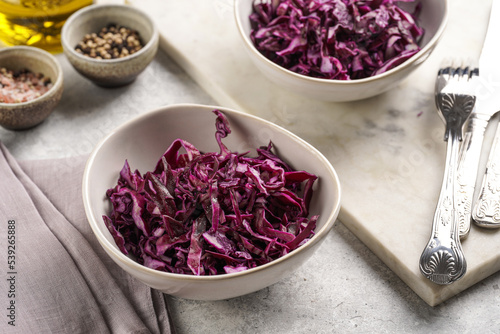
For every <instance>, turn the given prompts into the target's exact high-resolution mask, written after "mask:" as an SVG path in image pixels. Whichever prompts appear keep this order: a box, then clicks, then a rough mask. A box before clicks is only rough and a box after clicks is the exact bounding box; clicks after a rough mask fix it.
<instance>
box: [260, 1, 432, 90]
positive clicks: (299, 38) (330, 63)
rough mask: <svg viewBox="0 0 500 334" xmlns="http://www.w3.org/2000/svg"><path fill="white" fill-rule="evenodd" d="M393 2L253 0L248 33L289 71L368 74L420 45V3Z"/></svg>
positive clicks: (392, 63)
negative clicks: (407, 6)
mask: <svg viewBox="0 0 500 334" xmlns="http://www.w3.org/2000/svg"><path fill="white" fill-rule="evenodd" d="M403 1H405V2H413V0H403ZM395 3H396V1H393V0H366V1H356V0H254V3H253V11H252V14H251V15H250V24H251V28H252V31H251V34H250V38H251V40H252V42H253V44H254V45H255V47H256V48H257V50H259V52H261V53H262V54H263V55H264V56H265V57H266V58H268V59H270V60H271V61H273V62H275V63H276V64H278V65H280V66H282V67H284V68H286V69H289V70H291V71H293V72H296V73H299V74H302V75H306V76H311V77H316V78H322V79H334V80H352V79H362V78H367V77H371V76H374V75H377V74H381V73H384V72H386V71H388V70H390V69H392V68H394V67H396V66H398V65H400V64H402V63H403V62H405V61H406V60H408V59H409V58H411V57H412V56H413V55H415V54H416V53H417V52H418V51H420V47H419V42H420V40H421V38H422V36H423V34H424V30H423V29H422V28H421V27H419V26H418V24H417V18H418V13H419V11H420V4H419V5H417V6H416V9H415V12H414V13H411V14H410V13H408V12H405V11H404V10H402V9H401V8H399V7H398V6H397V5H396V4H395Z"/></svg>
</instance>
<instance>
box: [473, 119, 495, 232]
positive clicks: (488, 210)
mask: <svg viewBox="0 0 500 334" xmlns="http://www.w3.org/2000/svg"><path fill="white" fill-rule="evenodd" d="M472 217H473V219H474V222H475V223H476V225H478V226H481V227H486V228H500V127H498V128H497V132H496V134H495V139H494V141H493V143H492V146H491V151H490V154H489V157H488V163H487V165H486V172H485V173H484V176H483V181H482V185H481V191H480V193H479V198H478V200H477V202H476V205H475V207H474V211H473V213H472Z"/></svg>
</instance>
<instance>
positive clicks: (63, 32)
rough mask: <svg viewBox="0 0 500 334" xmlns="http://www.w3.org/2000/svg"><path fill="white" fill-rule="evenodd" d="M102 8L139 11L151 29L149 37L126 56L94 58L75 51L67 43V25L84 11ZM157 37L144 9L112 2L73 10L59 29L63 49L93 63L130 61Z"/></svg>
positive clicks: (157, 39) (153, 42)
mask: <svg viewBox="0 0 500 334" xmlns="http://www.w3.org/2000/svg"><path fill="white" fill-rule="evenodd" d="M102 8H113V9H114V10H129V11H131V12H136V13H139V14H140V15H142V16H143V17H144V18H145V19H146V20H147V21H148V22H149V24H150V25H151V28H152V30H153V31H152V33H151V38H150V39H149V41H148V42H147V43H146V44H145V45H144V46H143V47H142V48H141V49H140V50H139V51H137V52H135V53H134V54H132V55H128V56H126V57H123V58H115V59H95V58H91V57H85V56H83V55H82V54H80V53H78V52H76V51H75V48H74V47H71V46H70V45H69V41H68V40H67V31H68V28H67V27H68V26H70V25H71V24H72V23H73V21H75V20H77V19H78V18H79V17H80V16H81V15H83V14H85V13H86V12H94V11H97V10H100V9H102ZM159 38H160V32H159V30H158V27H157V26H156V24H155V23H154V21H153V19H152V18H151V16H150V15H149V14H148V13H146V12H145V11H143V10H141V9H139V8H137V7H133V6H129V5H122V4H113V3H110V4H93V5H90V6H86V7H83V8H81V9H79V10H77V11H76V12H74V13H73V14H72V15H71V16H70V17H69V18H68V19H67V20H66V22H65V23H64V25H63V27H62V29H61V45H62V47H63V50H64V51H65V52H70V53H71V54H72V55H73V56H74V57H77V58H78V59H80V60H85V61H88V62H90V63H95V64H117V63H123V62H127V61H130V60H132V59H135V58H138V57H140V56H141V55H142V54H144V53H146V52H148V50H150V49H151V48H154V47H155V45H157V44H158V42H159Z"/></svg>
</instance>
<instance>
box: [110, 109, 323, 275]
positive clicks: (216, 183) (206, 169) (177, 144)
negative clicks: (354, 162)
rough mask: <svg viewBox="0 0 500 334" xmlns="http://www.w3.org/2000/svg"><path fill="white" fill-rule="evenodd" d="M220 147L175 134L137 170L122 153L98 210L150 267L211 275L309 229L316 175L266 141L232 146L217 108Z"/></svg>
mask: <svg viewBox="0 0 500 334" xmlns="http://www.w3.org/2000/svg"><path fill="white" fill-rule="evenodd" d="M213 112H214V113H215V114H216V115H217V118H216V133H215V138H216V140H217V143H218V145H219V148H220V152H219V153H215V152H210V153H202V152H200V151H199V150H198V149H196V148H195V147H194V146H193V145H192V144H190V143H188V142H186V141H184V140H182V139H177V140H175V141H174V142H173V143H172V144H171V145H170V147H169V148H168V149H167V150H166V152H165V153H164V154H163V155H162V157H161V158H160V160H159V161H158V163H157V165H156V167H155V169H154V170H153V171H152V172H151V171H150V172H147V173H146V174H144V175H141V174H140V173H139V171H137V170H136V171H135V172H132V171H131V169H130V166H129V164H128V162H127V161H125V164H124V166H123V169H122V170H121V172H120V176H119V178H118V183H117V185H116V186H115V187H114V188H111V189H108V191H107V192H106V196H107V197H108V198H109V200H110V201H111V203H112V212H111V214H110V215H109V216H103V219H104V222H105V224H106V226H107V228H108V230H109V231H110V233H111V235H112V236H113V238H114V240H115V242H116V244H117V246H118V247H119V249H120V250H121V251H122V252H123V253H124V254H130V255H132V256H133V257H134V258H135V259H136V261H137V262H138V263H140V264H143V265H145V266H147V267H149V268H153V269H157V270H161V271H166V272H171V273H179V274H190V275H216V274H222V273H232V272H239V271H242V270H246V269H248V268H253V267H256V266H259V265H262V264H265V263H268V262H270V261H272V260H274V259H277V258H279V257H281V256H283V255H285V254H287V253H289V252H291V251H292V250H294V249H296V248H297V247H300V246H301V245H302V244H304V243H305V242H307V241H308V240H309V239H310V238H311V237H312V236H313V235H314V228H315V227H316V221H317V219H318V216H312V217H310V218H308V215H309V203H310V201H311V197H312V194H313V189H312V187H313V184H314V182H315V180H316V179H317V176H315V175H313V174H310V173H307V172H305V171H294V170H293V169H292V168H291V167H290V166H289V165H287V164H286V163H285V162H284V161H283V160H281V159H280V158H279V157H278V156H276V155H275V154H274V153H273V152H272V149H273V145H272V143H271V142H270V143H269V144H268V145H267V146H263V147H260V148H258V149H257V156H256V157H249V156H248V155H249V152H246V153H244V154H239V153H236V152H231V151H230V150H229V149H228V148H227V147H226V146H225V145H224V144H223V143H222V139H223V138H225V137H226V136H227V135H228V134H229V133H230V132H231V130H230V127H229V123H228V120H227V119H226V117H225V116H224V114H222V113H221V112H220V111H219V110H214V111H213Z"/></svg>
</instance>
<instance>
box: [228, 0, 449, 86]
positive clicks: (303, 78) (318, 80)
mask: <svg viewBox="0 0 500 334" xmlns="http://www.w3.org/2000/svg"><path fill="white" fill-rule="evenodd" d="M242 1H247V0H234V6H233V15H234V19H235V20H236V26H237V28H238V32H239V35H240V36H241V37H242V39H243V42H244V44H245V46H246V47H247V50H249V51H250V52H252V53H253V54H256V55H257V57H258V58H259V59H260V60H262V61H264V63H266V64H267V65H268V66H270V67H272V68H274V69H276V70H278V71H279V72H281V73H283V74H284V75H290V76H292V77H294V78H296V79H299V80H301V81H306V82H307V81H309V82H314V83H318V84H336V85H344V86H350V85H358V84H367V83H370V82H373V81H377V80H379V79H381V78H384V77H388V76H391V75H392V74H394V73H396V72H399V71H402V70H403V69H406V68H408V67H410V66H411V65H412V64H414V63H418V61H419V60H420V59H421V58H422V57H425V55H426V54H427V53H429V52H430V51H432V48H433V47H434V46H435V45H436V44H437V42H438V41H439V40H440V39H441V37H442V35H443V32H444V30H445V28H446V25H447V24H448V19H449V7H450V6H449V2H450V0H442V1H443V2H444V13H443V20H442V21H441V23H440V25H439V27H438V29H437V30H436V33H435V34H434V36H432V38H431V39H430V40H429V41H428V42H427V44H426V45H424V47H423V48H421V49H420V51H418V52H417V53H416V54H414V55H413V56H411V57H410V58H409V59H407V60H406V61H405V62H403V63H401V64H399V65H398V66H396V67H394V68H392V69H390V70H388V71H386V72H384V73H380V74H377V75H374V76H371V77H367V78H362V79H352V80H336V79H323V78H316V77H310V76H307V75H303V74H299V73H296V72H293V71H291V70H288V69H286V68H284V67H282V66H280V65H278V64H276V63H274V62H273V61H271V60H270V59H268V58H267V57H265V56H264V55H263V54H262V53H260V52H259V51H258V50H257V49H256V48H255V46H254V45H253V43H252V41H251V40H250V38H249V36H247V35H246V34H245V31H244V29H243V24H242V22H241V19H240V16H239V8H240V4H241V3H242Z"/></svg>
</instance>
